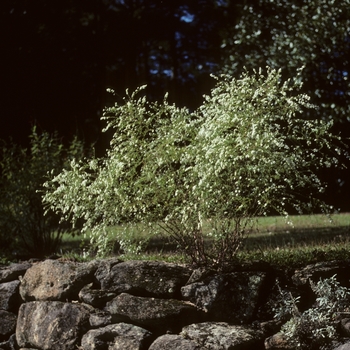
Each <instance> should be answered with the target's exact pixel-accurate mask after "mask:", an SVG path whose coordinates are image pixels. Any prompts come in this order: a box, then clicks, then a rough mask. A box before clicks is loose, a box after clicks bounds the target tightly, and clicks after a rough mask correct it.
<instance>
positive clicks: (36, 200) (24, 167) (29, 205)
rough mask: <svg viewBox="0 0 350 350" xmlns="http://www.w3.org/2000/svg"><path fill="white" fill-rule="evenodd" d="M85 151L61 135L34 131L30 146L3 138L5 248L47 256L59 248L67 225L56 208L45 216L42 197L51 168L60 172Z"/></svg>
mask: <svg viewBox="0 0 350 350" xmlns="http://www.w3.org/2000/svg"><path fill="white" fill-rule="evenodd" d="M82 155H83V144H82V143H81V142H80V141H78V140H77V139H74V140H73V141H72V142H71V144H70V146H69V147H68V148H65V147H64V146H63V144H62V142H61V141H60V139H59V138H58V136H57V135H56V134H55V135H50V134H48V133H46V132H43V133H42V134H38V132H37V129H36V127H34V128H33V129H32V132H31V135H30V147H29V148H28V149H26V148H23V147H21V146H19V145H16V144H14V143H6V142H3V145H2V148H1V154H0V240H1V247H2V251H3V252H7V253H12V252H13V251H16V252H17V254H24V255H31V256H40V257H41V256H44V255H47V254H50V253H52V252H55V251H56V249H57V247H58V245H59V243H60V240H61V235H62V233H63V231H64V229H65V226H66V227H67V225H63V224H62V225H59V217H58V216H57V215H56V214H54V213H53V212H52V211H50V212H49V213H48V215H46V216H44V207H43V204H42V200H41V196H42V194H41V193H38V191H42V185H43V183H44V182H45V181H46V180H47V179H48V172H51V173H52V174H58V173H59V172H61V171H62V169H63V168H64V167H67V166H68V164H69V163H70V160H72V159H76V158H78V159H80V158H81V157H82Z"/></svg>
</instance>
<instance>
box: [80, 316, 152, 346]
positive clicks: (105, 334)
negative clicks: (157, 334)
mask: <svg viewBox="0 0 350 350" xmlns="http://www.w3.org/2000/svg"><path fill="white" fill-rule="evenodd" d="M151 336H152V333H150V332H149V331H147V330H145V329H143V328H140V327H138V326H134V325H132V324H127V323H118V324H112V325H109V326H106V327H103V328H99V329H92V330H90V331H89V332H87V333H86V334H85V335H84V336H83V338H82V341H81V347H82V348H83V349H84V350H102V349H109V350H119V349H120V350H121V349H123V350H143V349H147V348H148V346H149V344H150V338H151Z"/></svg>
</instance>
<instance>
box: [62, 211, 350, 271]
mask: <svg viewBox="0 0 350 350" xmlns="http://www.w3.org/2000/svg"><path fill="white" fill-rule="evenodd" d="M118 230H120V228H118V227H114V228H111V232H110V235H111V240H112V241H115V238H114V237H115V236H116V235H117V234H118ZM139 231H140V230H139V229H138V227H134V228H133V229H132V231H131V237H132V238H133V239H134V240H135V241H136V242H137V241H140V239H142V236H140V233H139ZM116 246H117V244H116ZM84 248H85V250H87V248H88V241H87V240H86V241H84V240H83V239H82V237H80V236H75V237H71V236H70V235H65V236H64V239H63V243H62V247H61V253H62V254H63V255H65V256H67V257H69V256H71V257H74V258H76V259H82V258H83V251H84ZM122 258H123V259H147V260H164V261H168V262H176V263H183V262H185V257H184V256H182V255H181V254H179V252H178V251H177V249H176V245H174V244H173V243H172V242H171V241H170V240H169V238H168V237H167V236H162V235H155V236H153V237H152V238H151V239H150V240H149V241H148V243H147V244H146V245H145V250H144V252H143V253H141V254H137V255H135V254H124V255H123V256H122ZM333 259H350V213H341V214H336V215H333V216H332V218H331V219H329V218H328V217H326V216H324V215H302V216H291V217H289V218H288V221H286V219H285V218H284V217H280V216H273V217H262V218H257V230H256V231H254V232H252V233H251V234H250V235H249V236H248V237H247V239H246V240H245V243H244V246H243V247H242V249H241V250H240V251H239V253H238V254H237V260H238V262H245V261H252V260H259V261H266V262H269V263H271V264H273V265H279V266H287V267H288V266H289V267H294V266H299V265H300V266H301V265H305V264H308V263H314V262H317V261H324V260H333Z"/></svg>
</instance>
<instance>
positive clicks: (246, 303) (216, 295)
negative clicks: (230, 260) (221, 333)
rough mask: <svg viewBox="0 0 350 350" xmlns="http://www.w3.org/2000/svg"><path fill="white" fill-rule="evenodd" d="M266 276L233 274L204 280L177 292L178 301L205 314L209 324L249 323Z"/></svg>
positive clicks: (250, 273) (243, 273) (252, 273)
mask: <svg viewBox="0 0 350 350" xmlns="http://www.w3.org/2000/svg"><path fill="white" fill-rule="evenodd" d="M265 277H266V274H265V273H263V272H233V273H226V274H221V275H215V276H209V277H206V278H205V279H204V280H203V281H200V282H194V283H191V284H188V285H186V286H184V287H182V288H181V292H182V297H183V298H184V299H185V300H189V301H191V302H192V303H193V304H195V305H196V306H197V307H198V308H199V309H201V310H203V311H204V312H206V313H207V317H208V319H209V318H210V320H212V321H225V322H232V323H242V322H243V323H248V322H251V321H252V319H253V317H254V315H255V313H256V311H257V307H258V303H259V300H260V297H261V295H260V292H261V290H262V285H263V282H264V280H265Z"/></svg>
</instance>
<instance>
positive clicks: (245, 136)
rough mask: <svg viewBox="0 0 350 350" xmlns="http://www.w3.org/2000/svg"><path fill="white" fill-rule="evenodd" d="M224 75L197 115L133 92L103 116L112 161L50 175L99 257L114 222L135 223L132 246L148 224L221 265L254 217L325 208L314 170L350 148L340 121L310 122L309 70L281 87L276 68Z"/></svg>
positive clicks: (64, 210) (54, 197)
mask: <svg viewBox="0 0 350 350" xmlns="http://www.w3.org/2000/svg"><path fill="white" fill-rule="evenodd" d="M214 78H215V79H216V80H217V84H216V86H215V88H214V89H213V90H212V91H211V94H210V95H208V96H204V102H203V104H202V105H201V106H200V108H198V109H197V110H195V111H193V112H191V111H189V110H187V109H185V108H179V107H177V106H175V105H172V104H170V103H169V102H168V100H167V96H165V98H164V100H163V101H161V102H148V101H147V99H146V98H145V97H144V96H142V90H143V87H141V88H138V89H137V90H136V91H135V92H134V93H132V94H129V93H128V92H127V96H126V97H125V101H124V102H125V103H124V104H121V105H120V104H115V105H114V106H112V107H108V108H106V109H105V111H104V117H103V119H104V120H106V121H107V127H106V130H107V129H113V130H114V134H113V138H112V140H111V144H110V148H109V150H108V152H107V155H106V157H105V158H102V159H92V160H91V159H90V160H86V161H81V162H76V161H73V162H72V163H71V166H70V169H66V170H64V171H63V172H61V173H60V174H58V175H57V176H55V177H53V178H52V179H51V180H50V181H48V182H46V184H45V187H46V193H45V195H44V202H45V203H46V204H47V205H48V206H49V207H50V208H52V209H53V210H54V211H56V212H58V213H61V214H62V215H63V218H64V219H65V220H70V221H71V222H72V223H73V224H74V223H76V222H77V221H78V220H80V219H84V230H85V232H90V234H91V235H90V237H91V243H92V245H93V246H95V247H97V249H98V252H99V253H100V254H103V253H104V252H106V250H108V235H107V228H108V227H109V226H113V225H121V226H123V227H125V230H124V233H122V234H121V236H120V237H119V240H120V242H121V243H122V245H123V244H124V246H127V245H128V243H129V239H128V234H127V227H128V225H129V224H130V223H131V224H132V223H145V224H149V225H153V227H154V229H153V230H154V232H157V228H160V229H161V230H162V231H164V232H167V233H168V234H170V236H171V237H172V238H173V239H175V241H176V242H177V243H178V246H179V248H180V249H181V250H182V251H183V252H184V253H185V254H186V255H187V257H189V258H190V260H191V261H192V262H193V263H195V264H197V265H202V264H204V265H215V266H221V267H222V266H223V265H225V264H226V263H227V262H230V261H232V259H233V258H234V256H235V253H236V251H237V249H239V248H240V246H241V244H242V242H243V239H244V237H245V236H246V234H247V233H248V232H249V230H250V229H251V227H252V225H253V223H254V221H253V218H254V217H256V216H259V215H265V214H267V213H269V212H271V211H274V212H277V213H280V214H283V215H288V211H289V210H291V209H293V210H297V211H298V212H300V213H301V212H303V211H305V210H310V209H311V208H314V207H315V206H322V202H320V201H318V200H317V196H318V195H319V193H321V192H322V191H323V190H324V185H323V184H322V183H321V181H320V180H319V178H318V177H317V175H316V172H315V170H317V169H318V168H320V167H330V166H332V165H336V164H337V162H338V161H337V156H338V155H339V154H340V153H341V149H340V148H339V147H336V146H335V144H336V143H337V142H338V141H339V140H338V139H337V137H335V136H334V135H332V134H331V133H330V127H331V123H329V122H323V121H321V120H307V119H306V118H304V115H303V111H304V110H305V109H306V108H314V107H313V106H311V105H310V104H309V102H308V101H309V98H308V96H306V95H303V94H298V89H299V88H300V86H301V82H300V79H299V78H300V77H299V76H297V77H296V78H295V79H293V80H287V81H285V82H282V81H281V79H282V78H281V72H280V71H276V70H271V69H267V72H265V73H264V72H263V71H262V70H259V72H254V73H253V74H249V73H247V72H245V73H243V74H242V76H241V77H240V78H239V79H232V78H231V77H230V76H226V75H223V76H220V77H214ZM140 95H141V97H139V96H140ZM306 189H307V193H306V192H305V191H306ZM204 227H205V228H206V230H207V231H208V235H205V234H204ZM207 238H209V240H210V244H207V242H206V240H207Z"/></svg>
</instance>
